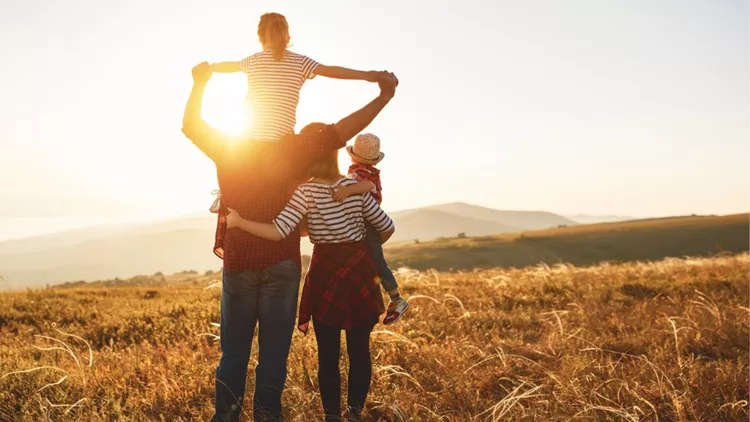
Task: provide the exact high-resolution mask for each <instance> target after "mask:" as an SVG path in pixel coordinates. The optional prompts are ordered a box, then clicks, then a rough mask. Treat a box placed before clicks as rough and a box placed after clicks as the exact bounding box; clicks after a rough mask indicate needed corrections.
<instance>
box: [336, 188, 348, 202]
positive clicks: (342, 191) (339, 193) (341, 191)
mask: <svg viewBox="0 0 750 422" xmlns="http://www.w3.org/2000/svg"><path fill="white" fill-rule="evenodd" d="M331 196H333V200H334V201H336V202H344V201H346V198H348V197H350V196H352V191H351V190H349V187H348V186H341V187H340V188H338V189H336V190H334V191H333V193H332V195H331Z"/></svg>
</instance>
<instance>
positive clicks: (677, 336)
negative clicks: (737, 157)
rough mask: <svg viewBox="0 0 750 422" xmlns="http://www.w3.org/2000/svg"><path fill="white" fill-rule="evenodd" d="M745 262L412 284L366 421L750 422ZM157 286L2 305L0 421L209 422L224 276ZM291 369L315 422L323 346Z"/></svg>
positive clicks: (287, 396) (304, 353) (480, 274)
mask: <svg viewBox="0 0 750 422" xmlns="http://www.w3.org/2000/svg"><path fill="white" fill-rule="evenodd" d="M749 265H750V256H749V255H748V254H741V255H736V256H723V257H717V258H705V259H703V258H701V259H687V260H678V259H668V260H665V261H660V262H656V263H630V264H617V265H614V264H602V265H598V266H593V267H588V268H578V267H573V266H566V265H560V266H555V267H553V268H549V267H546V266H539V267H533V268H527V269H519V270H516V269H497V270H481V271H479V270H478V271H471V272H462V273H456V274H447V273H438V272H433V271H427V272H402V273H401V274H400V281H401V283H402V285H403V286H404V290H405V292H406V294H407V295H408V296H409V297H410V301H411V304H412V310H411V311H410V313H409V314H408V316H407V317H406V318H405V320H404V321H403V322H399V323H398V324H396V325H395V326H392V328H390V327H384V326H380V325H379V326H377V327H376V329H375V333H374V334H373V346H372V349H373V356H374V377H373V382H372V390H371V394H370V397H369V404H368V408H367V418H368V420H373V421H374V420H392V421H405V420H413V421H500V420H503V421H506V420H524V421H540V420H552V421H567V420H618V421H651V420H653V421H656V420H658V421H692V420H703V421H713V420H717V421H718V420H721V421H727V420H737V421H741V420H747V419H748V417H749V416H750V413H749V411H748V400H749V398H748V369H750V368H749V362H748V351H749V347H750V346H749V343H748V342H749V340H748V336H749V328H750V323H749V321H748V316H749V312H750V309H749V308H748V299H749V298H748V282H749V280H748V266H749ZM141 281H148V280H141ZM150 281H151V282H153V283H154V284H153V285H149V286H133V285H125V286H116V285H101V284H100V285H91V286H68V287H64V288H53V289H46V290H36V291H27V292H16V293H5V294H2V295H0V301H1V303H2V306H1V307H0V376H1V377H2V378H0V420H28V421H40V420H55V421H57V420H76V421H78V420H84V421H88V420H104V421H111V420H137V421H141V420H165V421H189V420H207V419H208V418H209V417H210V415H211V408H212V396H213V370H214V368H215V365H216V363H217V362H218V359H219V347H218V343H217V342H216V337H215V335H216V334H217V333H218V330H217V327H216V325H215V323H217V322H218V321H219V313H218V309H219V307H218V301H217V298H218V295H219V289H218V288H211V287H209V286H211V283H215V282H216V281H218V275H212V276H197V275H195V276H187V275H185V276H181V279H180V280H177V279H166V280H165V282H163V283H162V282H160V279H157V280H150ZM159 284H164V285H159ZM255 352H257V350H254V354H253V356H256V354H255ZM343 365H345V363H344V364H342V366H343ZM288 366H289V380H288V383H287V389H286V391H285V393H284V403H285V406H286V409H287V412H288V420H292V421H305V422H307V421H312V420H319V419H320V398H319V396H318V394H317V386H316V373H317V369H316V360H315V343H314V339H313V336H311V335H309V336H307V337H303V336H302V335H300V334H299V333H295V337H294V344H293V350H292V353H291V354H290V357H289V365H288ZM252 388H253V379H252V376H251V377H248V389H249V391H252ZM245 411H246V414H249V411H250V409H246V410H245ZM246 420H250V419H249V418H246Z"/></svg>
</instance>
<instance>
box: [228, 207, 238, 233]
mask: <svg viewBox="0 0 750 422" xmlns="http://www.w3.org/2000/svg"><path fill="white" fill-rule="evenodd" d="M227 209H228V210H229V214H227V228H228V229H231V228H233V227H237V225H238V224H239V222H240V220H241V219H242V217H240V215H239V214H238V213H237V211H235V210H233V209H232V208H227Z"/></svg>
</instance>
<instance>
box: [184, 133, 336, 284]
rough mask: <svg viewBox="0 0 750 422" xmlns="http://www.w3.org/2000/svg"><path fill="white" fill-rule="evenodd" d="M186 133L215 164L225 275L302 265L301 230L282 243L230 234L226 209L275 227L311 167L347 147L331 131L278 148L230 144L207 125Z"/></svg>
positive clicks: (218, 248)
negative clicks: (286, 264)
mask: <svg viewBox="0 0 750 422" xmlns="http://www.w3.org/2000/svg"><path fill="white" fill-rule="evenodd" d="M183 133H185V135H186V136H187V137H188V138H189V139H190V140H192V141H193V143H194V144H195V145H196V146H197V147H198V148H200V150H201V151H203V152H204V153H205V154H206V155H207V156H208V157H209V158H211V160H213V162H214V163H215V164H216V172H217V176H218V180H219V189H221V201H222V210H221V211H220V212H219V217H218V223H217V227H216V241H215V244H214V252H215V253H216V255H217V256H218V257H219V258H222V259H223V260H224V269H225V270H227V271H229V272H236V271H243V270H259V269H262V268H266V267H270V266H273V265H276V264H278V263H279V262H281V261H284V260H287V259H292V260H294V261H295V262H297V264H299V263H300V248H299V241H300V235H299V230H295V231H294V233H292V234H291V235H290V236H288V237H287V238H286V239H284V240H282V241H280V242H273V241H270V240H265V239H261V238H259V237H257V236H253V235H251V234H249V233H246V232H244V231H242V230H240V229H230V230H227V228H226V208H227V207H228V208H233V209H234V210H236V211H237V212H238V213H239V214H240V215H241V216H242V217H243V218H246V219H248V220H253V221H259V222H263V223H270V222H272V221H273V219H274V218H276V216H277V215H278V214H279V212H281V210H282V209H283V208H284V206H285V205H286V203H287V201H288V200H289V198H291V196H292V193H293V191H294V189H295V188H296V187H297V185H298V184H299V182H301V181H302V180H301V179H302V177H303V175H304V170H305V169H306V168H307V167H308V166H309V165H310V163H312V162H313V161H316V160H318V159H319V158H321V157H323V156H325V154H328V153H330V152H331V151H333V150H337V149H339V148H343V147H344V145H345V142H341V140H340V139H339V137H338V135H337V134H336V131H335V130H334V127H333V125H329V126H325V128H324V129H322V130H321V131H319V132H316V133H312V134H306V135H289V136H287V137H286V138H284V139H282V140H280V141H279V142H260V141H259V142H248V141H244V142H232V140H231V139H229V137H228V136H227V135H226V134H224V133H222V132H220V131H218V130H216V129H214V128H212V127H210V126H209V125H207V124H205V122H203V123H201V125H200V126H199V127H197V128H195V129H187V128H183Z"/></svg>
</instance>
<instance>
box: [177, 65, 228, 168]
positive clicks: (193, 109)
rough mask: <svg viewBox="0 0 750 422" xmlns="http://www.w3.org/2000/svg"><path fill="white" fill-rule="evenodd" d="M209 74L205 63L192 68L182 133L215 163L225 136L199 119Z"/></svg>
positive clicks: (209, 69) (222, 147) (223, 144)
mask: <svg viewBox="0 0 750 422" xmlns="http://www.w3.org/2000/svg"><path fill="white" fill-rule="evenodd" d="M211 74H212V73H211V66H210V65H209V64H208V63H206V62H203V63H201V64H199V65H197V66H195V67H194V68H193V89H192V90H191V91H190V97H189V98H188V101H187V104H186V105H185V114H184V115H183V117H182V133H184V134H185V136H187V137H188V139H190V140H191V141H193V143H194V144H195V146H197V147H198V148H199V149H200V150H201V151H203V153H204V154H206V155H207V156H208V158H210V159H212V160H214V162H215V161H216V160H217V158H219V157H220V155H221V152H222V151H223V150H224V146H225V145H226V142H225V141H226V139H227V135H226V134H224V133H222V132H221V131H218V130H216V129H214V128H212V127H211V126H209V125H208V123H206V122H205V121H204V120H203V118H202V117H201V112H202V108H203V92H204V91H205V90H206V84H207V83H208V80H209V79H211Z"/></svg>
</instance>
